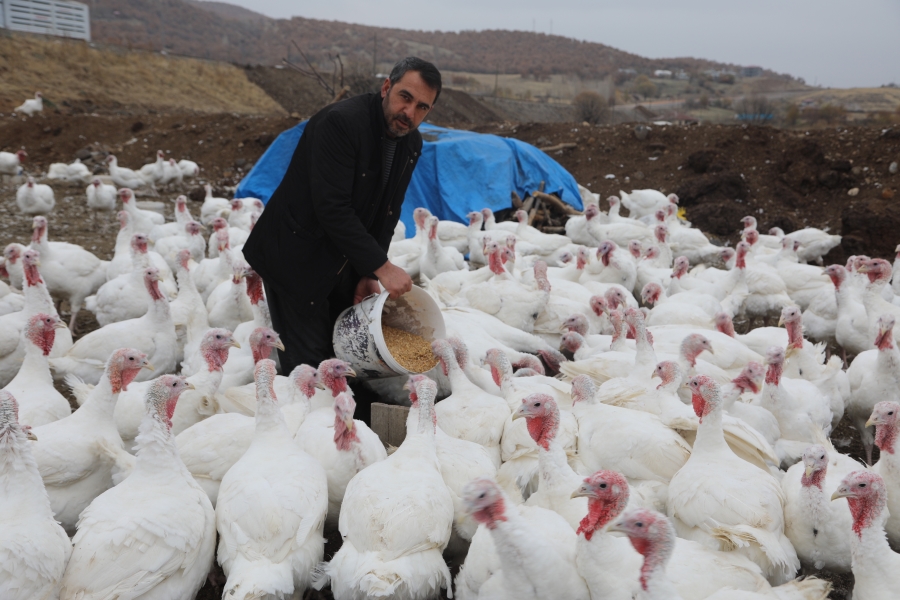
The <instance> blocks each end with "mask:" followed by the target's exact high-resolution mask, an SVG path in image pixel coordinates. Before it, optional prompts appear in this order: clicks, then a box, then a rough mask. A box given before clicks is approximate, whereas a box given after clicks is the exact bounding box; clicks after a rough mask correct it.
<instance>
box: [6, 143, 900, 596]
mask: <svg viewBox="0 0 900 600" xmlns="http://www.w3.org/2000/svg"><path fill="white" fill-rule="evenodd" d="M23 155H24V152H22V153H21V154H15V155H12V154H11V155H9V156H0V164H6V163H13V162H15V164H16V165H18V163H19V161H21V160H24V156H23ZM108 164H109V171H110V175H111V178H112V181H111V182H108V181H106V180H103V181H101V180H100V179H96V180H92V181H90V182H89V185H88V187H87V190H86V193H85V202H86V203H87V205H88V206H89V207H91V208H93V209H96V210H115V209H116V208H118V207H119V206H121V210H120V211H119V212H118V213H117V218H118V222H119V226H120V228H119V232H118V235H117V238H116V245H115V253H114V255H113V257H112V258H111V259H110V260H101V259H100V258H98V257H96V256H95V255H93V254H92V253H91V252H89V251H87V250H85V249H84V248H82V247H80V246H77V245H73V244H69V243H66V242H61V241H57V240H55V239H54V236H53V232H52V226H53V222H52V220H51V218H50V216H51V214H48V213H51V211H52V207H53V202H52V189H51V188H49V187H47V189H50V193H49V201H48V200H47V198H46V197H45V196H48V195H47V194H45V193H44V192H42V190H43V189H44V188H42V187H41V185H44V184H37V183H35V181H34V180H33V179H29V180H28V181H26V183H25V184H24V187H25V192H23V193H22V196H23V197H24V196H28V197H29V198H31V199H30V200H27V201H24V202H19V206H20V208H21V210H22V211H23V212H26V213H37V214H36V216H35V217H34V219H33V235H32V238H31V240H30V241H29V240H21V242H23V243H11V244H9V245H7V246H6V247H5V249H4V257H3V262H2V273H3V275H4V276H5V277H6V278H8V281H9V283H8V284H7V283H2V286H0V314H2V316H0V386H2V390H0V482H2V494H0V506H2V510H0V523H2V527H0V573H2V576H0V597H2V598H3V599H4V600H13V599H15V600H18V599H22V600H30V599H34V598H62V599H64V600H69V599H89V598H97V599H99V598H157V599H167V600H176V599H179V600H180V599H185V600H187V599H191V598H194V597H196V595H197V593H198V591H199V590H200V589H201V587H203V586H204V584H205V583H206V582H207V580H208V578H209V577H210V573H211V571H212V569H213V562H214V561H217V562H218V564H219V565H221V567H222V569H223V571H224V573H225V575H226V577H227V582H225V583H224V589H223V598H227V599H229V600H231V599H251V598H252V599H262V598H266V599H284V598H296V599H299V598H305V597H309V596H308V594H309V593H310V590H311V589H312V588H315V589H324V588H325V587H330V590H331V593H332V594H333V596H334V598H337V599H338V600H344V599H353V600H356V599H370V598H372V599H374V598H394V599H402V600H425V599H430V598H441V597H455V598H462V599H464V600H465V599H476V598H480V599H508V600H527V599H566V600H588V599H593V600H633V599H640V600H675V599H682V600H702V599H709V600H751V599H764V598H769V599H780V600H822V599H824V598H826V597H828V595H829V593H830V591H831V584H830V583H829V582H828V581H826V580H824V579H820V578H817V577H815V575H814V574H815V573H819V572H820V571H823V570H824V571H828V572H831V573H849V572H852V573H853V576H854V580H855V584H854V589H853V596H852V597H853V600H882V599H888V598H897V597H898V593H900V592H897V590H898V589H900V556H898V555H897V554H896V553H895V552H894V549H900V459H898V458H897V456H898V455H897V454H895V452H894V450H895V444H896V442H897V433H898V427H900V403H898V401H900V397H898V381H900V350H898V347H897V335H898V333H897V332H896V331H895V324H896V320H897V318H898V316H900V277H895V278H894V279H893V281H892V280H891V276H892V272H893V271H894V268H892V265H891V264H890V263H889V262H888V261H886V260H883V259H880V258H875V259H871V258H869V257H865V256H854V257H851V258H850V260H849V261H848V262H847V264H846V265H845V266H841V265H830V266H827V267H823V266H822V257H823V256H824V255H825V254H827V253H828V251H829V250H830V249H832V248H833V247H835V246H836V245H837V244H838V243H839V242H840V238H839V237H838V236H834V235H829V234H827V233H826V232H823V231H821V230H818V229H812V228H808V229H802V230H799V231H795V232H792V233H788V234H785V232H783V231H781V230H778V229H773V230H771V231H769V232H768V233H760V232H759V231H758V230H757V222H756V219H755V218H753V217H746V218H745V219H744V220H743V234H742V241H741V242H740V243H739V244H737V246H736V248H727V247H720V246H716V245H713V244H711V243H710V242H709V240H708V239H707V238H706V236H705V235H704V234H703V233H701V232H700V231H698V230H697V229H694V228H692V227H691V226H690V223H688V222H687V221H685V220H684V219H683V218H682V217H680V216H679V214H678V206H677V202H678V198H677V197H676V196H674V195H669V196H666V195H664V194H662V193H660V192H658V191H655V190H635V191H633V192H632V193H630V194H626V193H624V192H622V193H621V197H620V198H616V197H612V198H610V199H609V206H610V209H609V211H608V212H603V211H601V210H600V208H599V205H598V200H599V198H598V197H597V196H596V195H594V194H591V193H590V192H589V191H587V190H583V199H584V201H585V210H584V212H583V214H580V215H576V216H572V217H571V218H570V219H569V220H568V222H567V224H566V227H565V235H551V234H546V233H543V232H541V231H539V230H538V229H536V228H534V227H532V226H531V225H529V216H528V214H527V213H526V212H524V211H518V212H517V213H516V214H515V221H510V222H497V220H496V218H495V216H494V214H493V213H492V212H491V211H490V210H489V209H484V210H482V211H480V212H472V213H470V214H469V215H468V219H469V223H468V225H464V224H460V223H454V222H449V221H441V220H439V219H438V218H436V217H434V216H432V215H431V214H430V213H429V212H428V211H427V210H426V209H424V208H417V209H416V210H415V215H414V216H415V225H416V231H415V233H414V235H413V236H412V237H409V238H407V237H406V232H405V231H404V229H403V226H402V224H401V225H399V226H398V228H397V231H396V234H395V237H394V240H393V242H392V244H391V248H390V252H389V256H390V257H391V260H392V261H393V262H394V263H395V264H397V265H399V266H402V267H403V268H404V269H406V270H407V272H409V273H410V275H411V276H412V277H414V278H415V279H416V280H417V281H418V282H419V283H420V285H421V286H422V287H423V288H424V289H425V290H426V291H428V293H430V294H431V295H432V296H433V297H434V299H435V300H436V301H437V302H438V303H439V305H440V306H441V307H442V311H443V315H444V320H445V324H446V329H447V332H448V337H447V338H446V339H436V340H433V342H432V350H433V352H434V355H435V358H436V360H437V361H438V365H437V366H436V367H435V369H433V370H432V371H430V372H428V373H426V374H419V375H413V376H411V377H408V378H406V377H403V378H393V379H387V380H380V381H373V382H369V384H370V385H371V386H372V387H373V388H374V389H375V390H376V391H377V392H378V393H379V394H380V395H381V396H382V397H383V398H384V399H385V400H386V401H387V402H393V403H398V404H405V405H407V406H409V407H410V409H409V414H408V418H407V421H406V437H405V439H404V440H403V442H402V444H400V445H399V447H396V448H393V447H389V448H387V449H386V448H385V445H384V444H383V443H382V442H381V440H380V439H379V437H378V436H377V435H376V434H375V433H373V431H372V430H371V429H370V428H369V427H368V426H367V425H366V424H365V423H363V422H361V421H359V420H355V419H354V410H355V408H356V403H355V400H354V397H353V391H352V390H351V389H350V387H349V386H348V378H353V377H355V375H356V374H355V372H354V371H353V368H352V365H349V364H347V363H345V362H343V361H341V360H338V359H330V360H326V361H324V362H322V363H321V364H319V365H301V366H299V367H297V368H296V369H295V370H294V371H293V372H291V373H288V374H285V375H284V376H282V375H279V374H278V368H277V354H276V353H274V350H275V349H279V348H283V346H282V344H281V341H280V339H279V337H278V334H277V333H276V332H275V331H274V330H273V329H272V323H271V319H270V316H269V313H268V309H267V306H266V300H265V294H264V290H263V285H262V281H261V280H260V277H259V276H258V275H257V274H256V273H255V272H254V271H253V270H252V269H251V268H250V267H249V266H248V265H247V263H246V262H245V261H244V259H243V257H242V255H241V246H242V244H243V243H244V241H245V240H246V239H247V236H248V234H249V232H250V230H251V229H252V227H253V226H254V223H255V222H256V219H257V218H258V216H259V214H260V213H261V211H262V210H263V204H262V202H260V201H259V200H257V199H253V198H240V199H234V200H227V199H224V198H217V197H214V195H213V193H212V188H211V187H210V186H209V185H207V187H206V192H207V194H206V199H205V200H204V202H203V204H202V206H201V207H200V211H199V214H198V215H196V218H195V216H194V215H192V214H191V209H190V207H189V206H188V202H187V199H186V198H185V197H184V196H179V197H177V198H176V199H175V201H174V210H173V211H172V212H173V213H174V220H172V221H169V222H167V221H166V220H165V219H164V217H163V215H162V214H161V213H160V212H157V211H154V210H148V209H147V208H146V207H144V208H142V207H141V206H139V203H138V202H137V201H136V198H135V191H134V190H133V187H149V186H150V185H154V186H155V185H159V186H165V185H168V184H170V183H175V184H177V183H178V182H180V181H181V178H183V177H185V176H194V175H196V173H197V171H196V169H195V167H196V165H194V166H191V165H186V167H189V169H186V171H179V173H180V175H178V174H175V172H174V171H172V170H171V169H173V168H177V169H180V168H181V166H182V165H180V164H179V163H175V162H174V161H167V160H165V157H164V155H160V156H159V157H158V161H157V163H155V164H151V165H148V168H147V170H146V171H144V169H141V170H129V169H125V168H121V167H119V166H118V164H117V161H116V159H115V157H112V156H110V158H109V160H108ZM63 166H65V165H63ZM69 167H72V165H69ZM149 167H153V168H152V169H151V168H149ZM62 171H63V168H62V167H58V168H57V169H56V170H55V171H54V172H62ZM79 171H80V170H79V169H78V168H77V167H73V173H74V175H73V176H74V177H77V176H78V172H79ZM167 171H168V172H169V173H170V176H171V178H169V179H166V176H165V175H164V174H165V173H166V172H167ZM188 171H189V172H188ZM67 172H68V171H67ZM157 175H158V177H157ZM82 181H83V180H82ZM141 182H143V183H141ZM42 198H43V200H42ZM16 200H17V202H18V201H19V198H18V195H17V199H16ZM622 208H625V209H627V210H628V212H629V216H627V217H626V216H623V215H621V214H620V210H621V209H622ZM736 225H737V224H736ZM207 233H208V235H206V237H205V234H207ZM895 266H900V265H896V264H895ZM61 300H65V301H66V302H67V303H68V306H69V307H70V310H71V319H70V321H69V324H68V326H67V325H66V324H65V323H64V322H63V321H62V320H61V318H60V315H59V311H58V309H57V303H58V301H61ZM81 310H87V311H90V312H91V313H93V314H94V316H95V317H96V320H97V322H98V323H99V325H100V327H99V329H96V330H94V331H91V332H89V333H84V334H83V335H81V337H78V336H75V338H77V341H76V339H73V330H74V327H75V323H76V316H77V315H78V313H79V311H81ZM735 321H737V322H739V323H742V322H747V321H749V322H750V323H755V324H760V325H761V326H759V327H756V328H753V329H750V330H749V331H748V332H747V333H745V334H739V333H737V332H736V331H735V327H734V322H735ZM776 321H777V322H778V326H773V325H772V324H774V323H775V322H776ZM79 333H80V332H79ZM827 348H838V351H837V352H835V353H833V354H831V353H829V352H828V351H827V350H826V349H827ZM851 357H852V361H851V362H849V367H847V368H845V364H846V363H845V360H846V361H849V359H850V358H851ZM175 373H179V375H175ZM61 383H64V384H65V385H66V386H68V388H69V389H70V390H71V395H72V397H74V398H75V400H76V402H77V406H78V408H77V410H75V411H72V410H71V408H70V403H69V401H68V400H67V398H66V397H65V396H63V395H62V394H61V393H60V392H59V391H57V388H58V387H59V385H60V384H61ZM844 418H846V419H849V422H850V423H851V424H852V426H853V427H854V428H855V429H856V431H857V432H858V434H859V435H860V437H861V441H862V444H863V447H864V449H865V453H866V455H867V458H868V464H863V463H861V462H857V461H856V460H854V459H853V458H851V457H849V456H847V455H845V454H842V453H840V452H839V451H838V450H837V449H836V448H835V447H834V446H833V445H832V443H831V441H830V436H831V433H832V431H833V430H834V428H835V427H836V426H837V424H838V423H839V422H840V421H841V420H842V419H844ZM874 446H878V448H879V450H880V460H879V461H878V462H877V463H875V464H872V462H873V461H872V451H873V447H874ZM335 529H337V530H338V531H339V533H340V542H341V543H340V549H339V550H338V551H337V552H336V553H335V554H334V555H333V556H330V557H328V559H327V560H326V556H325V539H326V538H325V534H326V533H327V532H331V531H334V530H335ZM448 565H453V566H454V571H455V577H451V569H450V567H449V566H448ZM456 567H458V569H457V568H456Z"/></svg>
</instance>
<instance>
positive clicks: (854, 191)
mask: <svg viewBox="0 0 900 600" xmlns="http://www.w3.org/2000/svg"><path fill="white" fill-rule="evenodd" d="M857 194H859V188H857V187H855V188H850V189H849V190H848V191H847V195H848V196H856V195H857Z"/></svg>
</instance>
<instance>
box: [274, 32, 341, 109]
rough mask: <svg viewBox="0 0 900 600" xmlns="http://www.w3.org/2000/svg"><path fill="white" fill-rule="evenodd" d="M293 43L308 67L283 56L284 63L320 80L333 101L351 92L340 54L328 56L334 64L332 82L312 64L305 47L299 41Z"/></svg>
mask: <svg viewBox="0 0 900 600" xmlns="http://www.w3.org/2000/svg"><path fill="white" fill-rule="evenodd" d="M291 43H292V44H294V48H296V49H297V52H299V53H300V56H301V57H303V61H304V62H305V63H306V67H301V66H300V65H297V64H294V63H292V62H291V61H289V60H288V59H287V58H282V59H281V62H282V63H284V64H285V65H287V66H288V67H290V68H292V69H294V70H295V71H297V72H298V73H300V74H302V75H305V76H306V77H309V78H310V79H315V80H316V82H318V84H319V85H320V86H322V87H323V88H324V89H325V91H326V92H328V94H329V95H330V96H331V98H332V100H331V101H332V102H337V101H338V100H342V99H343V98H345V97H346V96H347V95H348V94H349V93H350V88H349V87H347V86H345V85H344V61H342V60H341V55H340V54H335V55H334V56H331V55H329V56H328V58H330V59H331V62H332V64H333V67H332V70H331V83H329V82H328V81H326V80H325V77H324V76H323V75H322V74H321V73H320V72H319V70H318V69H316V67H315V65H313V64H312V62H311V61H310V60H309V57H307V56H306V53H305V52H304V51H303V49H302V48H300V46H298V45H297V42H293V41H292V42H291Z"/></svg>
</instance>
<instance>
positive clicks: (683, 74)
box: [675, 69, 691, 81]
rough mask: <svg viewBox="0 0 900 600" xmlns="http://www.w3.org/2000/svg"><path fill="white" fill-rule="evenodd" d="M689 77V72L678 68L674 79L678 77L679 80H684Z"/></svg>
mask: <svg viewBox="0 0 900 600" xmlns="http://www.w3.org/2000/svg"><path fill="white" fill-rule="evenodd" d="M690 78H691V76H690V74H689V73H688V72H687V71H685V70H684V69H678V72H677V73H675V79H679V80H681V81H686V80H688V79H690Z"/></svg>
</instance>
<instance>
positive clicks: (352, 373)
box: [345, 367, 356, 377]
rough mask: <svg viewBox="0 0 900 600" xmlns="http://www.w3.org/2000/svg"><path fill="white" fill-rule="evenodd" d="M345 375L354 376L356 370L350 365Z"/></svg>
mask: <svg viewBox="0 0 900 600" xmlns="http://www.w3.org/2000/svg"><path fill="white" fill-rule="evenodd" d="M345 377H356V371H354V370H353V369H351V368H350V367H347V373H346V375H345Z"/></svg>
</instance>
